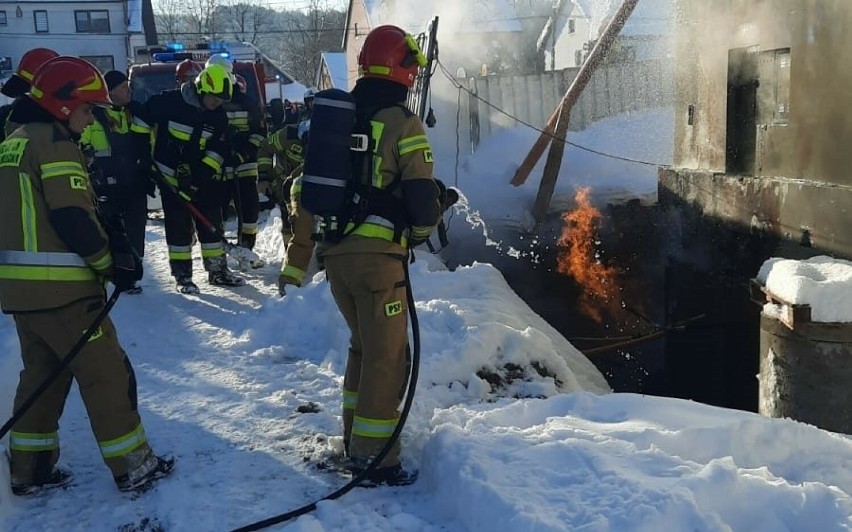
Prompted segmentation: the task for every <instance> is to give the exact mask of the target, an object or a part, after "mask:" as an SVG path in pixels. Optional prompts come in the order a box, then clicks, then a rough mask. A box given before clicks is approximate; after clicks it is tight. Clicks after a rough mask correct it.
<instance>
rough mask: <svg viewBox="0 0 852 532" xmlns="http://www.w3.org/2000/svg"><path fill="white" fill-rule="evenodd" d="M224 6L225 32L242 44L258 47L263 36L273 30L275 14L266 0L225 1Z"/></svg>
mask: <svg viewBox="0 0 852 532" xmlns="http://www.w3.org/2000/svg"><path fill="white" fill-rule="evenodd" d="M225 1H226V2H227V3H226V4H225V5H224V6H222V8H221V11H222V15H223V16H222V17H219V18H220V20H223V21H224V23H223V26H224V32H225V33H227V34H229V35H233V38H234V39H236V40H237V41H240V42H250V43H251V44H254V45H257V44H258V43H259V42H260V37H261V35H263V34H265V33H267V31H268V30H269V29H270V28H272V20H273V19H274V18H275V13H274V12H273V11H271V10H270V9H269V8H268V4H267V3H266V2H265V0H254V1H251V0H249V1H246V0H225Z"/></svg>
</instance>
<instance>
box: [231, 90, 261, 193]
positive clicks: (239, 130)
mask: <svg viewBox="0 0 852 532" xmlns="http://www.w3.org/2000/svg"><path fill="white" fill-rule="evenodd" d="M222 108H223V109H224V110H225V115H226V116H227V117H228V135H227V140H228V146H229V147H230V150H229V151H228V153H227V155H226V157H225V166H226V168H228V169H229V170H230V171H229V172H226V177H227V178H231V177H248V178H255V179H256V178H257V172H258V167H257V166H258V160H257V158H258V148H259V147H260V144H261V142H262V141H263V140H264V138H265V131H264V128H263V117H262V115H261V110H260V106H259V105H258V104H257V103H256V102H255V101H254V100H253V99H251V98H249V97H248V96H246V95H245V94H243V92H241V91H235V92H234V97H233V99H232V100H231V101H230V102H225V103H224V104H222Z"/></svg>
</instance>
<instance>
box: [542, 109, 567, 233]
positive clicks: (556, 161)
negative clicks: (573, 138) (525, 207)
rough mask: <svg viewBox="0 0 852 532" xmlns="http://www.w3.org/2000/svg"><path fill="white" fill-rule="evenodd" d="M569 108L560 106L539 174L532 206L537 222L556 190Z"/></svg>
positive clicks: (544, 213) (548, 205)
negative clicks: (560, 109) (544, 161)
mask: <svg viewBox="0 0 852 532" xmlns="http://www.w3.org/2000/svg"><path fill="white" fill-rule="evenodd" d="M570 116H571V110H570V109H568V108H567V107H563V108H562V113H560V115H559V119H558V120H557V123H556V130H555V132H554V135H553V136H554V137H555V138H554V139H553V142H552V143H551V144H550V151H549V152H548V153H547V163H545V165H544V174H543V175H542V176H541V184H540V185H539V186H538V194H537V195H536V197H535V205H534V206H533V217H534V218H535V221H536V222H537V223H541V222H542V221H543V220H544V218H545V216H547V210H548V209H549V207H550V199H551V198H552V197H553V192H554V191H555V190H556V179H557V178H558V177H559V169H560V168H561V167H562V157H563V155H564V154H565V137H566V136H567V135H568V122H569V119H570Z"/></svg>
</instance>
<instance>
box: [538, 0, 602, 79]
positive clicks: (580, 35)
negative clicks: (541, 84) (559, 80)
mask: <svg viewBox="0 0 852 532" xmlns="http://www.w3.org/2000/svg"><path fill="white" fill-rule="evenodd" d="M590 24H591V20H590V19H589V17H588V16H587V15H586V13H585V12H584V11H583V8H582V7H580V5H578V4H576V3H575V2H573V1H572V0H556V3H555V4H554V6H553V14H552V15H551V16H550V18H548V19H547V22H546V23H545V24H544V28H543V29H542V31H541V35H540V36H539V38H538V41H537V42H536V51H537V52H538V53H540V54H542V55H543V56H544V65H545V70H562V69H563V68H570V67H575V66H580V65H582V64H583V60H584V59H585V57H586V54H588V51H589V49H590V48H589V43H590V42H591V27H590Z"/></svg>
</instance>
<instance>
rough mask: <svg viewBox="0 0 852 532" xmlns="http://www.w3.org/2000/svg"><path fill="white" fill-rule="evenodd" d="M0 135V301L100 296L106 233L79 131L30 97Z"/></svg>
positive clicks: (31, 307)
mask: <svg viewBox="0 0 852 532" xmlns="http://www.w3.org/2000/svg"><path fill="white" fill-rule="evenodd" d="M11 118H12V119H16V121H18V122H19V123H21V122H23V123H25V125H24V126H21V127H20V128H18V129H17V130H16V131H15V132H13V133H12V135H10V136H9V137H8V138H7V139H6V140H5V141H3V142H2V143H0V303H2V309H3V312H5V313H16V312H30V311H37V310H46V309H53V308H58V307H63V306H66V305H68V304H70V303H73V302H75V301H77V300H80V299H84V298H103V297H104V288H103V283H102V277H103V276H108V275H110V274H111V271H112V257H111V256H110V250H109V245H108V240H107V235H106V233H105V231H104V230H103V228H102V227H101V225H100V223H99V222H98V219H97V216H96V213H95V197H94V194H93V191H92V188H91V186H90V183H89V176H88V174H87V172H86V164H85V160H84V158H83V154H82V153H81V151H80V149H79V148H78V147H77V143H76V139H74V138H73V137H72V135H71V133H70V132H69V131H68V130H67V129H66V128H65V127H64V126H63V125H61V124H60V123H58V122H56V121H54V120H53V119H52V118H51V117H50V116H49V115H47V113H45V112H44V111H42V110H41V109H40V108H38V107H37V106H36V105H35V104H34V103H32V102H31V101H29V100H28V99H25V100H20V103H19V104H18V105H17V106H16V110H15V113H14V114H13V115H12V117H11Z"/></svg>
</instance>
